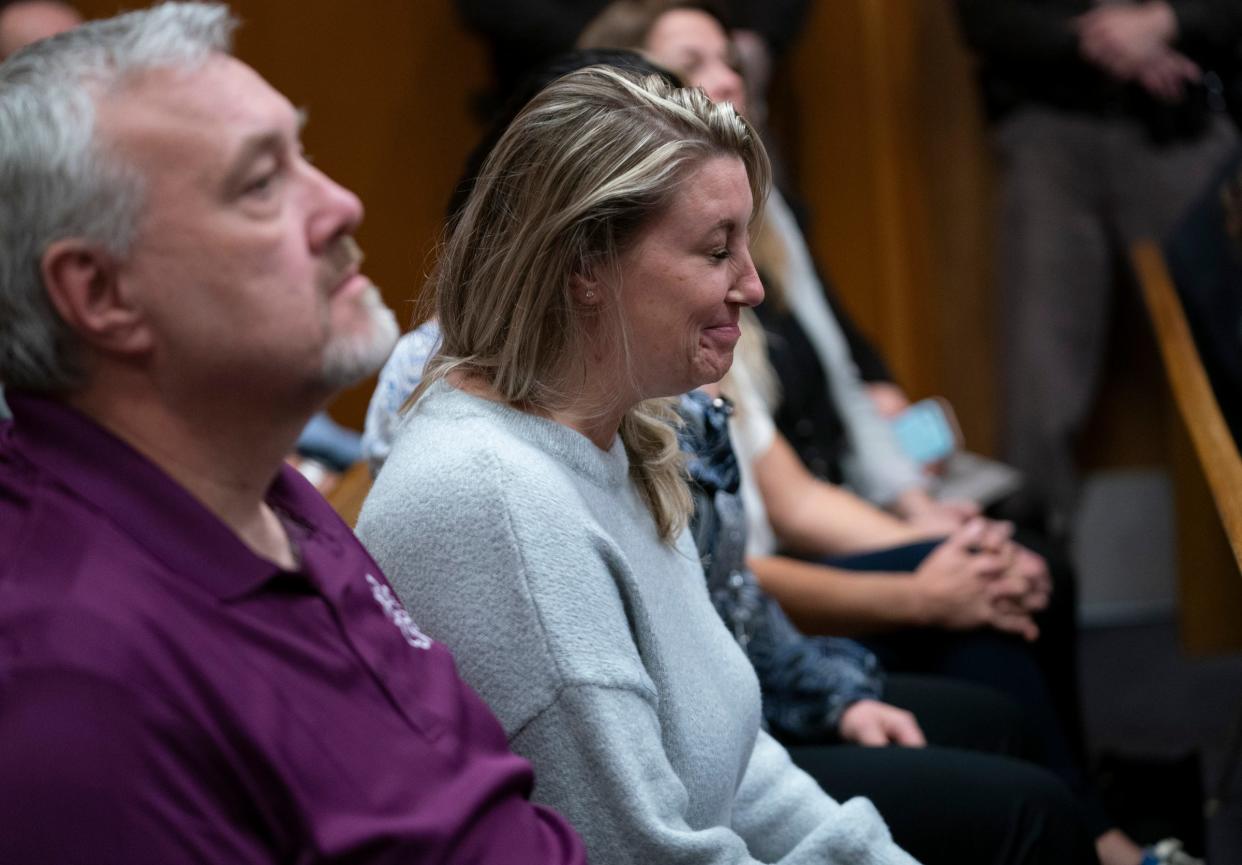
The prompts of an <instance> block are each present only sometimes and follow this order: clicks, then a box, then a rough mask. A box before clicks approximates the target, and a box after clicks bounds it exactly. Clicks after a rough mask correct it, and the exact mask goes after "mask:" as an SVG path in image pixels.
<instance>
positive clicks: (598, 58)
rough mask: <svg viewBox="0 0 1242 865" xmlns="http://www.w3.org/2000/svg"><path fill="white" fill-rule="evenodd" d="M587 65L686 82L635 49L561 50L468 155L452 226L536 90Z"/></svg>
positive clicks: (453, 202) (529, 79) (678, 84)
mask: <svg viewBox="0 0 1242 865" xmlns="http://www.w3.org/2000/svg"><path fill="white" fill-rule="evenodd" d="M588 66H610V67H612V68H613V69H619V70H621V71H623V72H633V73H636V74H639V75H656V76H659V77H660V78H663V79H664V80H665V81H667V82H668V83H669V84H671V85H673V86H674V87H681V86H683V85H682V82H681V79H679V78H678V77H677V76H676V75H674V74H673V73H672V72H669V71H668V70H667V69H665V68H663V67H661V66H657V65H656V64H654V63H652V62H651V61H649V60H647V59H646V58H645V57H643V56H642V55H641V54H638V53H636V52H634V51H625V50H621V49H615V48H592V49H586V50H578V51H569V52H566V53H564V54H561V55H560V56H558V57H557V58H556V59H555V60H552V61H551V62H549V63H547V64H546V65H544V66H542V67H540V68H539V69H538V70H536V71H535V72H532V73H531V74H530V75H528V76H526V78H525V79H524V80H523V81H522V83H521V84H520V85H519V86H518V88H517V89H516V90H515V91H514V92H513V95H512V96H510V97H509V100H508V101H507V102H506V103H505V105H504V108H503V109H502V110H501V111H500V113H499V114H498V115H497V116H496V119H495V120H494V121H492V124H491V126H489V127H488V130H487V132H486V133H484V135H483V138H482V139H481V140H480V141H479V143H478V144H477V145H475V148H474V150H472V151H471V152H470V155H469V156H468V157H467V158H466V166H465V169H464V170H463V171H462V176H461V179H460V180H459V181H457V186H456V187H455V188H454V190H453V194H452V196H451V197H450V198H449V204H448V213H447V216H448V226H449V229H450V230H451V228H452V225H453V223H454V222H456V219H457V215H458V213H460V212H461V209H462V207H463V206H464V205H465V203H466V199H467V198H469V197H470V191H471V190H472V189H474V182H475V180H476V179H477V178H478V176H479V170H480V169H481V168H482V167H483V163H484V161H485V160H486V159H487V157H488V154H490V153H491V152H492V148H494V147H495V146H496V142H498V141H499V140H500V137H501V136H502V135H504V133H505V130H506V129H508V128H509V125H510V124H511V123H512V122H513V120H514V118H516V117H517V116H518V115H519V114H520V113H522V109H523V108H525V107H526V104H527V103H528V102H530V101H531V99H533V98H534V97H535V94H537V93H538V92H539V91H541V90H543V89H544V88H545V87H547V86H548V85H549V84H551V83H552V82H553V81H555V80H557V79H558V78H561V77H562V76H565V75H568V74H569V73H570V72H575V71H577V70H579V69H585V68H586V67H588Z"/></svg>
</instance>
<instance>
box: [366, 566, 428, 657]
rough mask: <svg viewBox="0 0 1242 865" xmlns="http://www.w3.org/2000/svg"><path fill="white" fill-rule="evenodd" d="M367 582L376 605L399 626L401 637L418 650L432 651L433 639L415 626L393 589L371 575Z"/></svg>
mask: <svg viewBox="0 0 1242 865" xmlns="http://www.w3.org/2000/svg"><path fill="white" fill-rule="evenodd" d="M367 582H368V583H369V584H370V585H371V597H373V598H375V603H377V604H379V605H380V608H381V609H383V611H384V615H386V616H388V618H389V619H390V620H391V621H392V623H393V624H394V625H396V626H397V630H398V631H400V632H401V636H403V637H405V641H406V642H407V643H409V644H410V645H411V646H413V647H414V648H416V649H430V648H431V638H430V637H428V636H427V635H426V634H424V633H423V632H422V631H420V630H419V629H418V625H416V624H414V620H413V619H411V618H410V614H409V613H407V612H406V611H405V607H403V606H401V602H400V601H398V600H397V596H396V595H394V594H393V593H392V589H390V588H389V587H388V586H386V585H384V584H383V583H381V582H380V581H379V580H377V579H375V577H373V576H371V575H370V574H367Z"/></svg>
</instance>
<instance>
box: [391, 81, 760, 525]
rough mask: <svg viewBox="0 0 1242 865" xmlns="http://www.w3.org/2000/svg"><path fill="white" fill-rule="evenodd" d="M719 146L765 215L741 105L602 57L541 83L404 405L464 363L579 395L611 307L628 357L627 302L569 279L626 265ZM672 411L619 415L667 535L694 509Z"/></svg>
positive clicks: (480, 371)
mask: <svg viewBox="0 0 1242 865" xmlns="http://www.w3.org/2000/svg"><path fill="white" fill-rule="evenodd" d="M722 155H724V156H736V157H738V158H739V159H741V161H742V163H743V165H744V166H745V168H746V173H747V177H748V179H749V183H750V187H751V193H752V195H753V197H754V201H755V212H756V213H758V212H759V211H760V209H761V203H762V202H763V200H764V198H765V197H766V195H767V191H768V188H769V185H770V178H771V168H770V166H769V164H768V157H767V154H766V153H765V151H764V149H763V145H762V143H761V142H760V141H759V137H758V135H757V134H756V133H755V131H754V130H753V129H752V128H751V127H750V125H749V124H748V123H747V122H746V121H745V120H744V119H743V118H742V117H741V116H740V115H739V114H737V112H735V111H734V110H733V109H732V107H730V106H728V105H721V106H717V105H715V104H713V103H712V101H711V100H710V99H708V98H707V96H706V95H705V94H704V93H703V92H702V91H701V90H689V89H682V88H677V87H674V86H672V85H671V84H669V83H668V82H666V81H664V80H662V79H661V78H659V77H657V76H651V77H647V78H639V77H637V76H634V75H631V74H627V73H623V72H620V71H617V70H615V69H612V68H609V67H604V66H592V67H587V68H586V69H582V70H578V71H577V72H573V73H570V74H568V75H566V76H564V77H563V78H560V79H558V80H557V81H555V82H553V83H552V84H550V85H549V86H548V87H546V88H545V89H544V90H542V91H541V92H540V93H539V94H538V95H537V96H536V97H535V98H534V99H533V100H531V102H530V103H529V104H528V105H527V106H526V108H525V109H523V110H522V112H521V113H520V114H519V115H518V116H517V118H516V119H515V120H514V121H513V123H512V124H511V125H510V126H509V128H508V130H506V132H505V134H504V135H503V136H502V137H501V139H500V141H499V142H498V143H497V144H496V147H495V148H494V149H493V150H492V152H491V155H490V156H488V158H487V160H486V161H485V162H484V164H483V168H482V169H481V171H480V173H479V176H478V179H477V181H476V184H475V186H474V189H473V191H472V192H471V194H470V198H469V199H468V200H467V202H466V204H465V206H464V207H463V208H462V210H461V213H460V215H459V217H458V218H457V220H456V221H455V222H454V224H453V225H452V227H451V230H450V234H449V236H448V238H447V240H446V241H445V242H444V244H443V247H442V249H441V251H440V254H439V257H438V260H437V264H436V267H435V269H434V271H433V272H432V275H431V277H430V280H429V282H428V285H427V290H426V291H425V292H424V296H423V303H424V304H426V305H430V306H432V308H433V309H434V314H435V315H436V317H437V318H438V319H439V322H440V329H441V333H442V341H441V344H440V349H439V351H438V352H437V354H436V355H435V356H433V357H432V358H431V360H430V361H429V362H428V365H427V369H426V371H425V374H424V377H423V380H422V382H421V383H420V385H419V387H418V389H417V390H416V391H415V392H414V394H413V395H412V396H411V398H410V401H409V403H408V404H414V403H415V402H416V401H417V400H418V398H419V397H420V396H421V395H422V394H423V393H424V392H425V391H426V389H427V388H428V387H429V386H430V385H431V384H432V383H433V382H435V381H438V380H440V379H442V378H444V377H445V376H447V375H449V374H450V373H462V374H465V375H466V376H467V377H468V378H470V379H473V380H476V381H480V382H483V383H486V384H487V385H489V386H490V387H491V389H492V390H493V392H494V393H495V394H496V395H497V396H499V398H501V399H503V400H505V401H506V402H508V403H509V404H510V405H512V406H514V407H515V408H517V409H519V410H522V411H528V412H533V413H546V414H550V413H552V412H555V411H557V410H558V409H562V408H564V407H566V406H567V405H569V404H570V402H571V400H572V397H573V393H572V386H571V385H570V382H573V381H574V380H575V372H576V371H577V370H579V369H580V368H581V365H582V363H583V361H584V359H585V358H586V357H587V348H588V346H587V336H586V331H587V328H586V327H584V324H585V323H586V321H587V319H588V317H590V316H612V317H614V318H615V321H603V320H602V319H600V320H601V323H602V324H603V325H604V326H601V327H598V328H596V329H595V330H596V332H597V333H607V334H612V336H611V337H610V338H612V339H615V340H616V346H615V347H616V348H617V349H618V350H620V351H621V352H623V353H624V356H625V357H626V358H628V357H629V353H628V343H629V341H628V331H627V329H626V323H625V322H624V321H623V320H622V319H621V316H620V315H619V313H618V308H619V304H617V303H603V304H600V305H598V306H592V307H585V306H583V305H581V304H579V303H577V302H576V301H575V299H574V296H573V293H572V291H571V288H570V280H571V277H572V276H573V275H574V274H585V273H594V274H607V273H611V274H612V275H613V276H614V277H615V276H616V274H617V269H618V259H619V256H620V254H621V253H622V252H623V251H624V250H625V249H626V248H627V247H628V245H629V244H630V243H631V242H633V241H634V239H635V238H636V237H637V236H638V234H639V233H640V231H641V230H642V228H643V227H644V226H645V225H647V224H648V223H649V222H650V221H651V220H652V219H653V218H655V217H656V216H657V215H658V214H660V213H662V212H663V210H664V209H665V208H666V207H668V206H669V204H670V202H671V200H672V199H673V197H674V196H675V195H676V194H677V191H678V189H679V186H680V184H681V182H682V181H684V180H685V179H686V178H687V177H688V176H690V175H691V174H692V173H693V172H694V171H695V170H696V169H697V168H698V167H699V166H701V165H702V164H703V162H704V161H706V160H708V159H710V158H713V157H716V156H722ZM603 284H606V285H610V286H617V285H619V284H620V280H619V279H616V278H613V279H606V280H604V281H603ZM607 408H608V407H606V406H601V407H600V410H601V413H602V412H603V411H606V410H607ZM675 423H676V415H675V412H674V409H673V401H672V400H670V399H663V398H662V399H648V400H643V401H642V402H639V403H638V404H637V405H635V406H633V407H631V408H630V409H629V410H628V411H627V412H626V413H625V415H624V418H623V420H622V423H621V428H620V436H621V440H622V442H623V443H624V445H625V449H626V452H627V453H628V455H629V460H630V474H631V477H632V478H633V479H634V481H635V483H636V484H637V486H638V489H639V491H640V493H641V495H642V497H643V499H644V501H645V502H646V504H647V506H648V508H649V509H650V511H651V513H652V515H653V516H654V518H655V521H656V525H657V527H658V529H659V532H660V536H661V538H663V539H664V541H665V542H668V543H671V542H672V541H673V540H675V539H676V537H677V535H678V534H679V533H680V532H681V530H682V529H683V528H684V527H685V525H686V522H687V520H688V518H689V514H690V513H691V510H692V503H691V500H690V494H689V491H688V489H687V487H686V480H685V471H684V460H683V457H682V455H681V451H680V449H679V448H678V445H677V437H676V427H675Z"/></svg>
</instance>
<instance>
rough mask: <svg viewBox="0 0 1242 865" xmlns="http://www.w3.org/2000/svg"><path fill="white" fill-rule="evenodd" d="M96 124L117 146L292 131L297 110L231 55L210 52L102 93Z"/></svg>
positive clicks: (296, 124) (138, 75)
mask: <svg viewBox="0 0 1242 865" xmlns="http://www.w3.org/2000/svg"><path fill="white" fill-rule="evenodd" d="M97 120H98V122H97V126H98V130H99V132H100V134H101V135H103V136H104V137H105V138H109V139H112V140H113V142H114V143H116V144H119V145H121V146H125V147H128V146H142V145H143V143H144V142H152V143H156V142H158V141H159V140H160V139H163V138H167V137H170V136H172V137H177V136H186V137H193V136H204V135H206V136H210V137H212V138H215V139H217V140H219V141H220V142H221V143H224V144H227V143H228V139H230V138H231V137H239V138H240V137H245V136H247V135H251V134H263V133H267V132H270V131H272V130H280V131H292V132H294V133H295V134H296V131H297V128H298V127H299V126H300V123H301V121H300V115H299V114H298V112H297V111H296V110H295V109H294V107H293V106H292V105H291V104H290V102H289V100H288V99H286V98H285V97H284V96H283V95H282V94H281V93H279V92H278V91H277V90H276V89H275V88H273V87H272V86H271V85H270V84H268V83H267V81H265V80H264V79H263V77H262V76H260V75H259V74H258V73H257V72H255V70H253V69H252V68H250V67H249V66H247V65H246V64H245V63H242V62H241V61H240V60H237V59H236V58H233V57H230V56H228V55H225V54H214V55H212V56H210V57H209V58H207V59H206V60H205V61H204V62H203V63H202V64H201V65H197V66H194V67H191V68H187V69H178V68H155V69H150V70H144V71H142V72H138V73H135V74H134V75H132V76H129V77H128V78H127V79H126V80H125V81H124V82H123V83H122V84H121V85H120V86H119V87H116V88H114V89H112V90H111V91H109V92H108V93H106V94H102V95H101V98H100V100H99V103H98V118H97Z"/></svg>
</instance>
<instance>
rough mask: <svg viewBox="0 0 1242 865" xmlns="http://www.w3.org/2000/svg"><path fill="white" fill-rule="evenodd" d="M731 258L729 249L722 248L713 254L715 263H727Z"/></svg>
mask: <svg viewBox="0 0 1242 865" xmlns="http://www.w3.org/2000/svg"><path fill="white" fill-rule="evenodd" d="M729 256H730V252H729V249H728V247H721V248H720V249H717V250H716V251H714V252H713V253H712V259H713V260H715V261H726V260H728V258H729Z"/></svg>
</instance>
